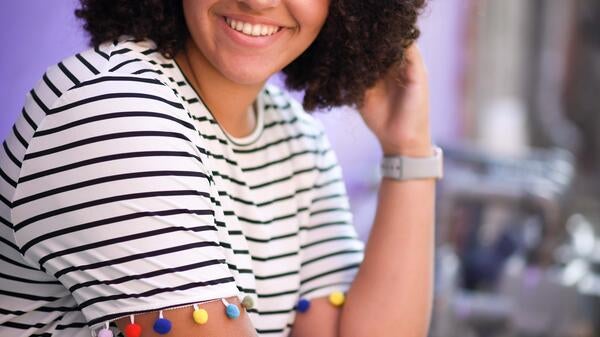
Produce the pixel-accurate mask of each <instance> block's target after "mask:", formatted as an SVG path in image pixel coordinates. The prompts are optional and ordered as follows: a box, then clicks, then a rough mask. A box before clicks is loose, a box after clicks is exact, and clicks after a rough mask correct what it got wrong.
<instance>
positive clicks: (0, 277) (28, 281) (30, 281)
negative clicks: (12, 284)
mask: <svg viewBox="0 0 600 337" xmlns="http://www.w3.org/2000/svg"><path fill="white" fill-rule="evenodd" d="M0 279H6V280H13V281H18V282H23V283H31V284H56V285H58V284H61V283H60V282H59V281H43V280H32V279H28V278H22V277H18V276H15V275H8V274H4V273H0Z"/></svg>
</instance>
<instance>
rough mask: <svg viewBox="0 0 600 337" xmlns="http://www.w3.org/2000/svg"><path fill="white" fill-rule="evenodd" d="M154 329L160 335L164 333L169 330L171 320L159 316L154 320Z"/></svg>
mask: <svg viewBox="0 0 600 337" xmlns="http://www.w3.org/2000/svg"><path fill="white" fill-rule="evenodd" d="M153 328H154V331H156V333H159V334H161V335H164V334H166V333H168V332H169V331H171V321H169V320H168V319H166V318H159V319H157V320H156V322H154V327H153Z"/></svg>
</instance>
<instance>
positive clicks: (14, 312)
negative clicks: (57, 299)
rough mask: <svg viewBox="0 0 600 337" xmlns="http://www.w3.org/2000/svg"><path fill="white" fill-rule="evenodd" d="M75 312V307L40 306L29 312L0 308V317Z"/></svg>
mask: <svg viewBox="0 0 600 337" xmlns="http://www.w3.org/2000/svg"><path fill="white" fill-rule="evenodd" d="M75 310H77V307H48V306H42V307H39V308H33V309H31V310H30V311H22V310H8V309H5V308H2V307H0V314H2V315H14V316H21V315H24V314H26V313H28V312H31V311H33V312H35V311H38V312H68V311H75Z"/></svg>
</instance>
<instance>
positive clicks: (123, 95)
mask: <svg viewBox="0 0 600 337" xmlns="http://www.w3.org/2000/svg"><path fill="white" fill-rule="evenodd" d="M118 98H141V99H147V100H152V101H157V102H161V103H165V104H167V105H170V106H172V107H174V108H177V109H183V106H182V105H181V104H180V103H177V102H172V101H170V100H168V99H165V98H163V97H161V96H156V95H150V94H143V93H136V92H117V93H110V94H102V95H97V96H92V97H87V98H82V99H80V100H78V101H75V102H72V103H69V104H65V105H61V106H58V107H55V108H53V109H52V110H50V111H48V114H55V113H59V112H62V111H66V110H69V109H73V108H75V107H78V106H80V105H85V104H88V103H92V102H98V101H103V100H109V99H118Z"/></svg>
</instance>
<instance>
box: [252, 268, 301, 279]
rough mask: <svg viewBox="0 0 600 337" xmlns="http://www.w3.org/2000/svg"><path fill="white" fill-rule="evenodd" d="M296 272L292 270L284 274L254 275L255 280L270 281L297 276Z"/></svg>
mask: <svg viewBox="0 0 600 337" xmlns="http://www.w3.org/2000/svg"><path fill="white" fill-rule="evenodd" d="M298 273H299V271H298V270H292V271H288V272H285V273H279V274H272V275H254V278H256V279H257V280H272V279H274V278H281V277H288V276H292V275H298Z"/></svg>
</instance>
